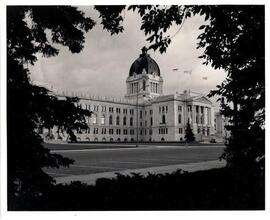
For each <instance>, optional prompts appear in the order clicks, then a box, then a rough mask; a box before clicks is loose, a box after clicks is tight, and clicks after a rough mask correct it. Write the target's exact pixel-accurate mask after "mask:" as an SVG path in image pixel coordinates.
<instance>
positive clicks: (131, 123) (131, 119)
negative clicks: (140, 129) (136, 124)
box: [130, 117, 133, 126]
mask: <svg viewBox="0 0 270 220" xmlns="http://www.w3.org/2000/svg"><path fill="white" fill-rule="evenodd" d="M130 126H133V118H132V117H131V118H130Z"/></svg>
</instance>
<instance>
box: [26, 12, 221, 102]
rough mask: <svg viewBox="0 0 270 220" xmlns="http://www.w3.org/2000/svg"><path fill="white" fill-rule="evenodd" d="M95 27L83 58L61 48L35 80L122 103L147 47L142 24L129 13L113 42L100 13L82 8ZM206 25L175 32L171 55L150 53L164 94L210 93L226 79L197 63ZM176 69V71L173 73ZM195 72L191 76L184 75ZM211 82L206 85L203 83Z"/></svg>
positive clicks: (41, 63) (193, 21)
mask: <svg viewBox="0 0 270 220" xmlns="http://www.w3.org/2000/svg"><path fill="white" fill-rule="evenodd" d="M80 8H81V9H82V10H84V11H85V13H86V15H87V16H90V17H91V18H93V19H94V20H96V21H97V25H96V26H95V27H94V28H93V29H92V30H90V31H89V32H88V33H87V34H86V41H85V47H84V49H83V51H82V52H81V53H79V54H72V53H70V52H69V51H68V49H67V48H63V47H60V53H59V55H58V56H56V57H51V58H44V57H41V56H39V57H38V58H39V60H38V62H36V64H35V65H34V66H33V67H31V68H30V69H31V78H32V79H33V80H36V81H42V82H45V83H48V84H52V85H55V86H57V87H59V88H62V89H64V90H73V91H88V92H89V93H91V94H96V95H103V96H116V97H123V96H124V95H125V93H126V83H125V81H126V78H127V76H128V73H129V68H130V66H131V64H132V63H133V61H134V60H135V59H136V58H138V57H139V54H140V52H141V51H140V49H141V48H142V47H143V46H144V45H146V46H147V45H148V43H147V42H146V41H145V39H146V38H145V36H144V33H143V32H142V31H141V30H140V24H141V23H140V18H139V17H138V16H137V15H136V14H135V13H132V12H125V20H124V22H123V25H124V28H125V30H124V32H123V33H121V34H119V35H116V36H111V35H110V34H109V33H108V32H107V31H106V30H103V27H102V25H100V23H99V22H100V20H98V13H97V12H96V11H94V10H93V8H92V7H80ZM203 22H204V20H203V18H202V17H200V16H195V17H193V18H190V19H187V20H186V21H185V23H184V25H183V27H182V28H181V30H180V31H179V32H178V33H177V31H178V28H179V27H176V26H174V27H172V28H171V30H170V35H171V36H172V35H173V34H175V33H177V35H176V36H175V37H174V38H173V39H172V43H171V44H170V46H169V48H168V49H167V52H166V53H165V54H162V55H161V54H159V52H158V51H157V52H155V53H154V52H152V51H150V55H151V57H152V58H153V59H155V60H156V62H157V63H158V64H159V66H160V69H161V75H162V77H163V79H164V93H165V94H169V93H174V92H176V91H183V90H186V89H190V90H192V91H196V92H202V93H208V92H209V90H211V89H215V87H216V85H217V84H219V83H221V82H222V81H223V80H224V79H225V76H226V74H225V72H224V71H222V70H214V69H212V68H211V67H209V66H204V65H202V62H203V61H202V60H200V59H199V58H198V56H200V55H201V54H202V50H197V49H196V46H197V45H196V42H197V39H196V38H197V36H198V35H199V34H200V33H201V31H200V30H198V27H199V26H200V25H201V24H202V23H203ZM173 68H178V71H172V69H173ZM185 70H191V71H192V74H190V75H189V74H185V73H184V71H185ZM203 77H207V80H203Z"/></svg>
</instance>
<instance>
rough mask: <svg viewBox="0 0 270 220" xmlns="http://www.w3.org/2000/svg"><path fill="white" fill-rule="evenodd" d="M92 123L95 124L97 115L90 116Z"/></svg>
mask: <svg viewBox="0 0 270 220" xmlns="http://www.w3.org/2000/svg"><path fill="white" fill-rule="evenodd" d="M92 122H93V124H96V123H97V115H96V114H93V115H92Z"/></svg>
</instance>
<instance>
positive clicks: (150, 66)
mask: <svg viewBox="0 0 270 220" xmlns="http://www.w3.org/2000/svg"><path fill="white" fill-rule="evenodd" d="M143 69H145V71H146V73H147V74H153V73H154V72H155V73H156V74H157V75H158V76H160V69H159V66H158V64H157V63H156V61H155V60H153V59H152V58H151V57H150V55H149V54H147V49H146V48H145V47H143V48H142V54H141V55H140V57H139V58H138V59H136V60H135V61H134V62H133V63H132V65H131V67H130V70H129V76H133V74H134V73H136V74H142V72H143Z"/></svg>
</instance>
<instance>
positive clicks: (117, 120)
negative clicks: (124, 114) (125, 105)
mask: <svg viewBox="0 0 270 220" xmlns="http://www.w3.org/2000/svg"><path fill="white" fill-rule="evenodd" d="M119 124H120V117H119V116H117V117H116V125H119Z"/></svg>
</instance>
